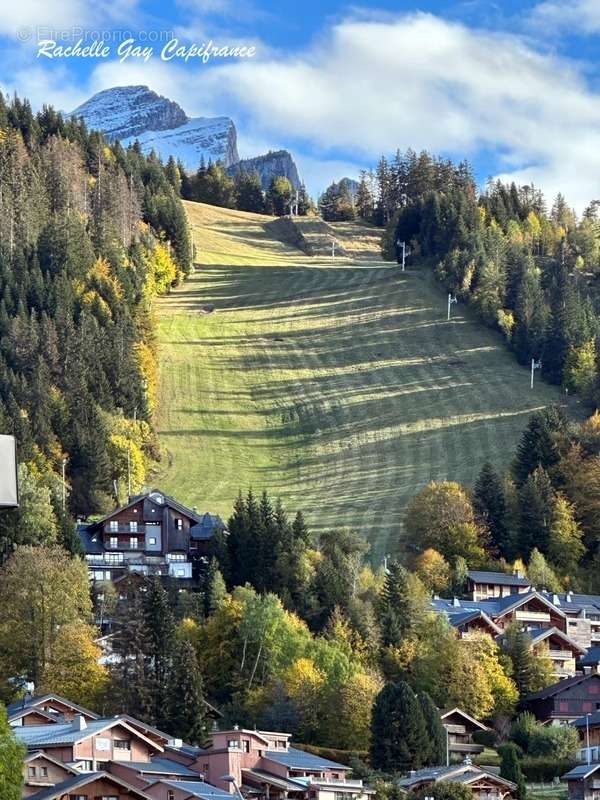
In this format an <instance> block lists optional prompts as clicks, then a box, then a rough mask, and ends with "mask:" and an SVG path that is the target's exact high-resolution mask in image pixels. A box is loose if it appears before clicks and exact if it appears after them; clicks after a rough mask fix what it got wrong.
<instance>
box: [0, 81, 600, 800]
mask: <svg viewBox="0 0 600 800" xmlns="http://www.w3.org/2000/svg"><path fill="white" fill-rule="evenodd" d="M120 88H121V89H122V88H123V87H120ZM125 88H126V89H127V91H125V92H121V91H117V92H116V93H115V92H110V91H109V94H108V96H107V95H105V94H104V93H101V95H102V96H101V97H100V111H98V109H97V108H96V111H94V108H93V106H94V104H93V103H92V106H91V111H90V106H89V105H88V106H87V112H89V113H90V115H91V117H90V119H95V118H96V117H97V118H101V117H102V116H103V115H104V113H105V110H106V108H109V109H111V110H110V115H111V118H112V122H111V123H110V124H113V125H114V126H116V127H114V130H113V129H112V128H111V129H110V130H111V131H112V134H111V133H110V132H109V135H108V137H105V136H104V135H103V134H102V133H101V132H100V131H99V130H97V129H96V128H97V127H98V126H99V123H94V124H93V125H92V130H88V128H87V127H86V124H85V122H84V121H83V120H82V118H81V116H82V114H79V113H75V114H74V115H69V116H68V117H66V118H65V117H63V116H62V115H60V114H58V113H57V112H55V111H54V110H53V109H52V108H49V107H44V109H43V110H42V111H41V112H39V113H38V114H34V113H33V111H32V109H31V107H30V105H29V103H28V102H27V101H23V100H20V99H19V98H17V97H15V98H13V99H12V100H10V101H9V100H6V101H5V100H4V99H3V98H0V129H1V130H2V132H3V135H2V136H0V156H1V157H0V188H2V194H1V198H0V199H1V202H2V210H3V213H2V215H0V426H1V428H0V429H1V431H2V436H3V437H7V438H9V439H10V441H11V442H13V441H15V442H16V444H17V452H18V464H17V467H16V470H17V475H16V478H15V480H16V483H18V490H19V492H18V494H19V497H18V501H16V500H13V501H12V502H7V503H6V504H5V506H6V507H4V508H2V509H0V700H1V703H0V796H1V798H0V800H19V798H25V797H27V798H31V800H130V799H131V798H140V799H141V798H146V799H147V798H157V799H158V800H192V798H202V800H225V799H226V798H227V797H231V796H234V797H236V798H238V800H288V798H289V800H370V798H376V800H399V798H404V797H405V796H406V797H407V798H408V800H527V799H528V798H529V800H565V798H566V797H568V798H569V800H598V798H600V594H599V592H600V582H599V575H600V573H599V566H600V500H599V497H600V489H599V487H600V414H598V412H597V411H595V409H596V407H597V403H598V398H599V397H600V367H599V362H598V358H597V341H598V339H599V337H600V311H599V310H598V307H597V304H598V296H597V287H596V282H597V280H596V279H597V276H598V275H599V274H600V222H599V220H598V204H597V203H595V202H591V203H590V206H589V207H588V208H587V209H586V211H585V213H584V214H583V215H582V216H577V215H576V214H575V213H574V212H573V211H572V210H571V209H570V208H569V206H568V204H567V202H566V200H565V199H564V197H562V195H559V196H558V197H557V198H556V200H555V201H554V203H553V204H552V207H551V209H550V210H548V207H547V204H546V201H545V199H544V197H543V196H542V195H541V193H540V192H539V191H538V190H536V189H535V188H534V187H532V186H519V187H518V186H516V185H515V184H511V185H505V184H503V183H502V182H500V181H497V182H495V183H491V184H489V185H488V186H487V187H486V188H485V189H484V190H481V191H480V190H479V188H478V187H477V185H476V182H475V179H474V176H473V174H472V171H471V168H470V167H469V165H468V164H466V163H465V162H461V163H460V164H453V163H452V162H450V161H448V160H446V159H443V158H441V157H436V156H433V155H431V154H429V153H426V152H423V153H420V154H416V153H415V152H413V151H412V150H408V151H405V152H401V151H398V153H397V155H396V157H395V158H394V159H393V160H390V161H388V160H387V159H386V158H385V157H382V158H381V160H380V161H379V164H378V167H377V169H376V170H375V171H371V172H367V171H365V172H363V174H362V175H360V176H359V178H360V179H359V180H358V181H351V180H349V179H342V180H340V181H339V182H334V183H333V184H332V185H331V186H330V187H329V188H328V189H327V190H326V191H325V192H324V193H323V195H322V197H321V198H319V202H318V203H316V204H315V203H314V202H313V200H312V199H311V198H309V197H308V195H307V193H306V190H305V189H304V188H303V186H302V185H301V184H300V183H299V180H298V176H297V174H296V171H295V166H294V169H293V170H291V167H290V163H289V159H288V158H287V156H286V154H285V153H283V154H282V152H281V151H276V152H274V153H271V154H269V156H266V157H264V159H263V158H262V157H259V158H257V159H250V160H244V161H240V160H239V157H238V154H237V150H236V146H235V130H234V129H233V128H232V126H231V123H230V121H229V120H227V119H222V118H220V119H217V121H216V122H214V121H213V122H214V125H213V123H212V122H210V121H209V123H206V120H204V119H202V118H198V119H195V120H189V119H188V118H187V117H186V115H185V114H184V112H183V111H182V110H181V108H180V107H179V106H177V105H176V104H174V103H171V101H168V100H166V99H165V98H162V97H159V96H158V95H155V94H154V93H152V92H150V90H148V89H147V87H125ZM130 96H135V98H138V99H139V98H140V97H141V98H142V100H143V102H144V103H145V106H144V107H145V108H146V112H147V113H146V112H145V114H146V117H147V119H146V121H145V123H144V124H145V127H144V125H142V127H139V126H138V127H136V126H137V123H138V122H139V120H136V119H132V118H131V115H129V114H128V109H127V107H126V103H127V97H130ZM92 100H94V98H92ZM90 102H91V101H90ZM96 102H98V96H96ZM106 103H108V104H109V105H108V106H107V105H105V104H106ZM103 109H104V110H103ZM81 110H82V109H81V108H80V109H79V111H81ZM83 110H84V111H85V110H86V108H84V109H83ZM121 112H123V113H122V114H121ZM94 114H96V117H94ZM142 121H143V120H142ZM108 122H110V120H109V121H107V122H106V124H108ZM132 125H133V127H132ZM148 125H150V128H148ZM152 126H154V127H152ZM188 126H191V128H192V129H193V132H194V135H195V136H199V137H200V139H199V140H198V141H195V144H194V147H201V148H204V149H206V151H207V152H211V153H213V154H214V153H217V151H219V152H220V151H224V152H226V153H227V154H228V155H227V158H225V159H224V160H221V159H220V158H217V159H216V160H215V161H214V162H213V161H212V160H210V162H209V163H203V162H200V164H199V165H198V167H197V170H196V171H195V172H194V171H193V170H191V169H189V166H186V164H185V163H184V162H183V160H182V159H177V158H175V157H174V156H173V154H172V153H171V154H170V156H169V157H168V158H165V159H164V160H161V158H160V157H159V155H157V153H156V152H155V150H153V149H152V147H151V146H145V147H142V146H141V145H142V144H144V142H140V140H139V138H136V137H139V136H142V135H145V134H148V137H147V139H146V140H145V143H146V145H148V144H149V143H150V142H151V141H154V138H153V137H154V134H156V133H157V132H159V133H160V137H159V138H160V140H161V142H163V143H164V142H165V141H167V139H168V136H167V135H166V134H168V133H169V132H170V131H177V135H178V136H179V135H183V134H185V131H183V130H181V129H183V128H185V129H187V127H188ZM215 126H216V127H215ZM207 131H208V132H207ZM113 134H114V135H113ZM163 134H164V135H163ZM205 137H208V138H206V139H205ZM131 139H133V141H129V140H131ZM165 146H166V147H167V149H168V146H167V145H165ZM219 149H220V150H219ZM165 154H166V151H165V152H164V153H163V155H165ZM254 162H258V164H259V166H260V168H261V169H262V170H263V173H261V174H259V173H258V171H256V170H255V169H254V166H253V164H254ZM248 164H249V165H250V166H249V169H251V170H252V171H251V172H248V171H246V168H245V167H244V165H246V166H248ZM254 165H255V166H256V164H254ZM274 165H275V166H274ZM280 165H283V166H280ZM292 165H293V162H292ZM288 168H290V175H285V174H278V173H277V172H276V173H274V172H273V170H276V171H277V170H283V169H288ZM407 247H408V253H409V255H408V258H409V261H408V264H407V262H406V258H407ZM407 267H408V268H407ZM12 466H13V465H12V463H11V464H8V463H7V464H6V465H3V468H4V469H5V470H7V469H9V470H12ZM194 504H196V505H194Z"/></svg>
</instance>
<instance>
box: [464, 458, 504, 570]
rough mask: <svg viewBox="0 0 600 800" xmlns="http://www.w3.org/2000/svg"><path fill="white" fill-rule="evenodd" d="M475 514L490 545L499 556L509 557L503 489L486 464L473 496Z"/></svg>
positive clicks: (498, 479)
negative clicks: (490, 541) (486, 532)
mask: <svg viewBox="0 0 600 800" xmlns="http://www.w3.org/2000/svg"><path fill="white" fill-rule="evenodd" d="M473 506H474V508H475V513H476V514H477V516H478V517H479V519H480V520H481V522H483V524H484V525H486V526H487V528H488V530H489V532H490V536H491V540H492V544H493V545H494V546H495V548H496V549H497V550H498V552H499V553H500V555H502V556H505V557H510V555H511V544H512V543H511V541H510V533H509V527H508V512H507V508H506V497H505V496H504V487H503V485H502V481H501V480H500V478H499V476H498V474H497V472H496V471H495V470H494V468H493V467H492V465H491V464H490V463H489V462H488V463H485V464H484V465H483V467H482V469H481V472H480V473H479V477H478V478H477V482H476V484H475V491H474V494H473Z"/></svg>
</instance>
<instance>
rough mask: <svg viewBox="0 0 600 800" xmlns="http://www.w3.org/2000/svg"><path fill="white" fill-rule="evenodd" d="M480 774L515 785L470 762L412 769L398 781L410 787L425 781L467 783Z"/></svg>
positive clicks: (400, 784)
mask: <svg viewBox="0 0 600 800" xmlns="http://www.w3.org/2000/svg"><path fill="white" fill-rule="evenodd" d="M481 776H489V777H491V778H494V779H495V780H497V781H501V782H502V783H505V784H507V785H508V786H512V787H515V784H514V783H511V781H507V780H506V778H501V777H500V776H499V775H495V774H494V773H493V772H488V771H487V770H485V769H480V768H479V767H476V766H474V765H471V764H454V765H452V766H450V767H426V768H425V769H417V770H413V771H412V772H411V773H410V774H409V775H407V776H406V777H404V778H400V780H399V781H398V784H399V786H402V787H405V788H410V787H411V786H414V785H415V784H417V783H422V782H424V781H425V782H426V781H431V782H437V781H442V780H445V781H458V782H460V783H467V782H469V781H472V780H475V779H476V778H478V777H481Z"/></svg>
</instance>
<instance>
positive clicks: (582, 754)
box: [575, 745, 600, 788]
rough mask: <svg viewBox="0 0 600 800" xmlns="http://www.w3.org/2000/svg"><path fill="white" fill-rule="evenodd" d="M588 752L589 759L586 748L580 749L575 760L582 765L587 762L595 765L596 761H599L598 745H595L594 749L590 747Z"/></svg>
mask: <svg viewBox="0 0 600 800" xmlns="http://www.w3.org/2000/svg"><path fill="white" fill-rule="evenodd" d="M589 751H590V757H589V759H588V748H587V747H582V748H581V749H580V750H578V751H577V754H576V756H575V758H576V760H577V761H579V762H581V763H582V764H587V762H588V760H589V762H590V764H597V763H598V761H600V745H595V746H594V747H590V748H589ZM598 780H600V779H598ZM598 788H600V785H599V786H598Z"/></svg>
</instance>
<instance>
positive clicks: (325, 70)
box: [195, 14, 600, 207]
mask: <svg viewBox="0 0 600 800" xmlns="http://www.w3.org/2000/svg"><path fill="white" fill-rule="evenodd" d="M195 91H196V92H197V93H198V95H199V97H201V98H202V100H203V102H207V103H208V105H209V106H210V107H211V108H212V109H213V110H214V111H218V112H220V113H229V114H231V115H232V116H234V117H235V111H234V110H233V109H235V108H238V109H241V110H243V112H244V114H245V115H246V116H247V117H248V118H249V120H250V124H251V127H252V129H253V130H254V131H260V132H261V134H262V135H263V136H264V137H265V138H271V139H272V138H275V139H278V140H279V141H285V139H286V137H294V138H295V139H296V140H298V139H300V140H304V141H305V142H306V143H307V145H308V146H309V149H312V150H320V151H322V152H324V153H325V154H327V153H329V154H330V155H333V156H335V154H336V151H337V152H339V151H341V152H344V153H346V154H347V153H352V154H353V156H352V159H351V160H356V161H357V162H360V161H362V160H364V159H365V158H369V159H374V158H376V157H377V154H379V153H380V152H391V151H393V150H395V149H396V148H397V147H400V148H405V147H409V146H411V147H414V148H416V149H419V148H427V149H430V150H432V151H434V152H440V151H443V152H446V153H449V152H450V153H456V154H461V155H466V156H470V157H475V156H476V155H477V153H479V152H481V151H482V150H484V149H485V150H489V151H493V152H500V153H502V156H503V163H504V164H505V165H506V167H505V171H506V173H507V174H508V175H512V174H514V175H515V176H524V175H531V176H532V177H533V176H535V178H536V181H537V182H538V183H539V184H541V185H542V188H544V189H545V190H546V191H547V193H548V194H553V193H554V192H557V191H558V190H559V189H560V188H563V187H567V188H570V189H571V192H570V199H571V202H572V203H574V204H576V205H577V206H578V207H581V206H582V205H584V204H585V203H587V201H588V200H589V199H590V198H591V197H594V196H598V195H599V194H600V182H599V180H598V178H597V177H596V176H600V96H599V95H598V94H596V93H594V92H593V91H592V90H591V89H590V88H589V87H588V86H587V85H586V83H585V81H584V78H583V77H582V74H580V72H579V71H578V69H577V67H576V66H575V65H574V64H573V63H571V62H568V61H567V60H566V59H561V58H558V57H556V56H551V55H545V54H540V53H538V52H537V51H535V50H534V49H533V48H532V47H531V46H530V45H529V44H527V42H526V41H524V40H523V39H520V38H518V37H516V36H512V35H508V34H498V33H492V32H488V31H482V30H475V29H470V28H468V27H466V26H464V25H461V24H458V23H451V22H448V21H445V20H443V19H440V18H437V17H434V16H431V15H426V14H418V15H409V16H403V17H401V18H398V19H396V20H393V21H391V20H385V21H369V20H361V21H356V20H349V21H345V22H341V23H339V24H338V25H336V26H335V27H334V28H333V29H332V30H331V32H330V35H329V36H328V38H327V39H326V40H324V39H321V40H320V42H319V44H318V45H316V46H315V47H313V48H312V49H310V50H308V51H306V52H304V53H300V54H291V55H289V56H282V57H279V58H270V59H267V60H263V61H261V62H257V63H248V62H247V63H236V64H227V65H223V66H219V67H217V68H213V69H211V70H205V71H204V72H199V73H198V75H197V81H196V82H195ZM524 165H527V167H528V169H527V170H523V167H524Z"/></svg>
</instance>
